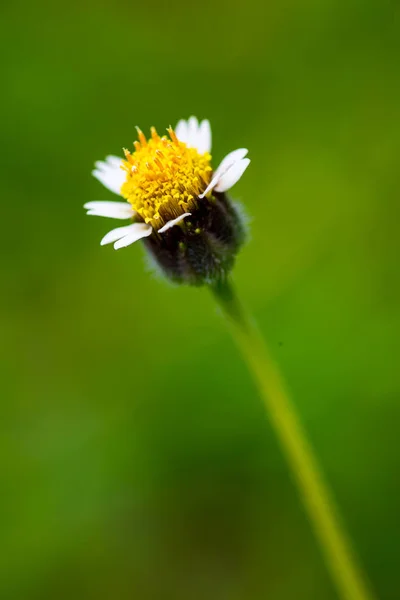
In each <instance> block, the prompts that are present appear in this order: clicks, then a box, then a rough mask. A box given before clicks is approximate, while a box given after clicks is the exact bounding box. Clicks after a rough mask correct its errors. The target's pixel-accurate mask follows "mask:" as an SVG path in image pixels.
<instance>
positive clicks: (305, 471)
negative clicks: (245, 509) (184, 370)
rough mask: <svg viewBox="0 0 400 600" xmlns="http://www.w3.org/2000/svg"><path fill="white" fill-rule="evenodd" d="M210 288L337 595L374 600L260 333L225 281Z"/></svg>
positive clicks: (352, 598)
mask: <svg viewBox="0 0 400 600" xmlns="http://www.w3.org/2000/svg"><path fill="white" fill-rule="evenodd" d="M212 291H213V293H214V296H215V298H216V300H217V302H218V304H219V306H220V307H221V308H222V310H223V312H224V314H225V315H226V317H227V318H228V321H229V323H230V326H231V330H232V333H233V336H234V338H235V340H236V342H237V345H238V347H239V349H240V351H241V353H242V355H243V358H244V360H245V361H246V362H247V365H248V367H249V369H250V371H251V373H252V375H253V377H254V380H255V382H256V383H257V386H258V388H259V391H260V394H261V397H262V400H263V403H264V406H265V408H266V410H267V413H268V416H269V418H270V420H271V422H272V425H273V427H274V429H275V432H276V435H277V437H278V439H279V442H280V445H281V447H282V450H283V452H284V455H285V457H286V460H287V462H288V464H289V468H290V471H291V473H292V476H293V478H294V480H295V482H296V483H297V486H298V489H299V492H300V496H301V498H302V501H303V503H304V507H305V510H306V512H307V514H308V517H309V520H310V522H311V524H312V526H313V529H314V532H315V535H316V537H317V539H318V541H319V544H320V547H321V550H322V552H323V554H324V556H325V560H326V564H327V567H328V569H329V571H330V573H331V577H332V580H333V582H334V585H335V586H336V589H337V592H338V594H339V597H340V598H343V599H345V600H373V598H374V595H373V593H372V591H371V590H370V588H369V585H368V582H367V580H366V578H365V577H364V575H363V571H362V568H361V566H360V564H359V563H358V560H357V557H356V555H355V553H354V552H353V549H352V546H351V542H350V539H349V537H348V536H347V534H346V531H345V530H344V528H343V525H342V523H341V520H340V518H339V515H338V512H337V509H336V506H335V503H334V501H333V499H332V497H331V493H330V490H329V487H328V485H327V483H326V481H325V479H324V477H323V475H322V472H321V469H320V467H319V464H318V460H317V457H316V455H315V453H314V451H313V449H312V448H311V446H310V443H309V441H308V439H307V436H306V433H305V431H304V429H303V427H302V425H301V423H300V421H299V417H298V415H297V413H296V409H295V407H294V405H293V404H292V402H291V400H290V397H289V395H288V393H287V391H286V387H285V383H284V381H283V378H282V375H281V373H280V371H279V368H278V366H277V364H276V363H275V361H274V360H273V359H272V357H271V355H270V353H269V351H268V348H267V346H266V344H265V341H264V339H263V338H262V336H261V334H260V332H259V330H258V328H257V326H256V324H255V323H254V321H253V319H252V318H251V317H250V316H249V315H248V314H247V312H246V311H245V309H244V308H243V306H242V305H241V303H240V302H239V300H238V298H237V295H236V293H235V291H234V289H233V287H232V285H231V284H230V283H229V282H228V281H224V282H221V283H219V284H217V285H215V286H213V287H212Z"/></svg>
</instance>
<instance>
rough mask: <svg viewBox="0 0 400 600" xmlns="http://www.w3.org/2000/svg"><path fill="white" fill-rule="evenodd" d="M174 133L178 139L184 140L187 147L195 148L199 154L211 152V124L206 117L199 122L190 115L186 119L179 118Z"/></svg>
mask: <svg viewBox="0 0 400 600" xmlns="http://www.w3.org/2000/svg"><path fill="white" fill-rule="evenodd" d="M175 133H176V137H177V138H178V140H180V141H181V142H185V144H186V145H187V146H188V147H189V148H196V150H197V151H198V152H199V154H204V153H205V152H211V126H210V122H209V121H208V119H204V121H201V123H199V122H198V120H197V118H196V117H190V119H188V121H185V120H184V119H181V120H180V121H179V122H178V123H177V125H176V127H175Z"/></svg>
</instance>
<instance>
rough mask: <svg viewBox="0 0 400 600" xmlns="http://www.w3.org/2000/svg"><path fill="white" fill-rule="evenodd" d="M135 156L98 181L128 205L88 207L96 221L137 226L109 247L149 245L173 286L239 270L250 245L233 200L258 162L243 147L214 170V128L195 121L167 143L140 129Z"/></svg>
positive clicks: (105, 168) (99, 169)
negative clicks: (239, 257) (237, 261)
mask: <svg viewBox="0 0 400 600" xmlns="http://www.w3.org/2000/svg"><path fill="white" fill-rule="evenodd" d="M137 131H138V141H136V142H134V148H135V150H134V151H133V152H130V151H128V150H124V153H125V159H121V158H118V157H115V156H108V157H107V158H106V161H105V162H102V161H99V162H97V163H96V169H95V170H94V171H93V175H94V176H95V177H96V178H97V179H99V181H101V182H102V183H103V185H105V187H107V188H108V189H109V190H111V191H112V192H115V193H117V194H119V195H121V196H122V197H123V198H125V202H102V201H95V202H88V203H87V204H85V208H86V209H87V210H88V214H90V215H98V216H103V217H110V218H115V219H130V220H132V221H133V222H132V223H131V224H130V225H128V226H125V227H118V228H117V229H113V230H112V231H110V232H109V233H107V234H106V235H105V236H104V238H103V239H102V241H101V244H102V245H104V244H109V243H113V242H114V248H115V249H119V248H122V247H125V246H128V245H130V244H132V243H133V242H135V241H137V240H139V239H141V238H147V239H146V246H147V247H148V249H149V250H150V252H151V253H152V254H153V256H154V257H155V258H156V260H157V262H158V264H159V265H160V266H161V268H162V270H163V271H164V272H165V273H166V274H167V275H168V276H169V277H170V278H172V279H173V280H175V281H178V282H188V283H193V284H201V283H209V282H211V281H214V280H216V279H218V278H221V277H223V276H224V275H225V274H226V272H227V271H228V270H229V269H230V268H231V266H232V265H233V262H234V256H235V254H236V252H237V250H238V248H239V247H240V245H241V243H242V241H243V237H244V235H243V225H242V222H241V219H240V216H239V215H238V213H237V211H236V209H235V208H234V206H233V205H232V204H231V203H230V201H229V200H228V199H227V197H226V195H225V193H224V192H225V191H227V190H228V189H229V188H230V187H232V186H233V185H234V184H235V183H236V182H237V181H238V180H239V179H240V177H241V176H242V174H243V172H244V171H245V169H246V168H247V166H248V165H249V163H250V160H249V159H248V158H245V156H246V154H247V150H246V149H244V148H241V149H239V150H235V151H234V152H231V153H230V154H228V156H226V157H225V158H224V160H223V161H222V162H221V164H220V165H219V167H218V168H217V169H216V171H215V172H213V169H212V166H211V155H210V151H211V129H210V124H209V122H208V121H207V120H204V121H202V122H201V123H198V121H197V119H196V118H195V117H191V118H190V119H189V120H188V121H183V120H182V121H179V123H178V124H177V126H176V128H175V130H174V129H172V128H171V127H170V128H169V129H168V130H167V132H168V135H164V136H162V137H160V136H159V135H158V133H157V131H156V130H155V128H154V127H152V128H151V137H150V138H149V139H146V137H145V135H144V134H143V132H142V131H141V130H140V129H138V130H137Z"/></svg>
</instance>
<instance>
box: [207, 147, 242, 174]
mask: <svg viewBox="0 0 400 600" xmlns="http://www.w3.org/2000/svg"><path fill="white" fill-rule="evenodd" d="M247 153H248V150H247V148H239V149H238V150H233V152H229V154H227V155H226V156H225V158H224V159H223V160H222V161H221V162H220V164H219V166H218V168H217V170H216V171H215V177H216V176H217V175H218V176H221V175H223V174H224V173H226V171H227V170H228V169H230V168H231V166H232V165H234V164H235V163H236V162H237V161H238V160H240V159H241V158H244V157H245V156H246V154H247Z"/></svg>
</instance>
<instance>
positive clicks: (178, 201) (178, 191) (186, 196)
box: [121, 127, 212, 230]
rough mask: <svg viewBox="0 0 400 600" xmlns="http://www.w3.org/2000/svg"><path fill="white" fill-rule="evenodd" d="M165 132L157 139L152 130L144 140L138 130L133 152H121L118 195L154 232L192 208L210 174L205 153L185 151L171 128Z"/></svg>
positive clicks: (208, 162) (191, 149)
mask: <svg viewBox="0 0 400 600" xmlns="http://www.w3.org/2000/svg"><path fill="white" fill-rule="evenodd" d="M168 133H169V137H168V136H166V135H165V136H163V137H160V136H159V135H158V133H157V131H156V130H155V128H154V127H152V129H151V138H150V139H149V140H147V139H146V137H145V135H144V134H143V133H142V132H141V131H140V130H138V134H139V141H138V142H134V146H135V151H134V152H133V153H130V152H129V151H128V150H125V151H124V152H125V158H126V160H125V161H124V162H123V168H124V169H125V171H126V181H125V183H124V184H123V185H122V188H121V193H122V195H123V196H124V198H126V200H127V201H128V202H129V203H130V204H131V205H132V208H133V210H135V211H136V212H137V213H138V214H139V215H140V216H141V217H142V219H143V221H144V222H145V223H150V225H151V226H152V227H154V228H155V229H156V230H157V229H160V228H161V227H162V226H163V225H164V224H165V223H166V222H167V221H169V220H171V219H175V218H176V217H178V216H180V215H182V214H183V213H185V212H191V211H192V210H193V209H194V208H195V207H196V205H197V201H198V200H197V198H198V196H199V194H201V193H202V192H203V191H204V190H205V188H206V187H207V185H208V184H209V183H210V179H211V173H212V169H211V166H210V161H211V155H210V154H209V153H208V152H206V153H205V154H199V153H198V151H197V150H196V149H195V148H188V147H187V145H186V144H185V143H184V142H180V141H179V140H178V138H177V137H176V135H175V132H174V130H173V129H172V128H170V129H168Z"/></svg>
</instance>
